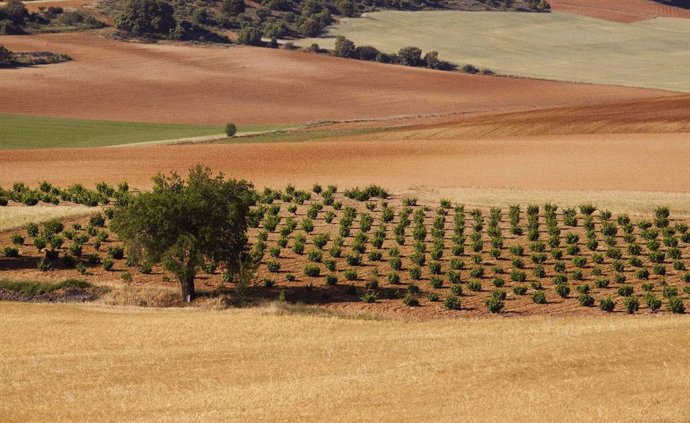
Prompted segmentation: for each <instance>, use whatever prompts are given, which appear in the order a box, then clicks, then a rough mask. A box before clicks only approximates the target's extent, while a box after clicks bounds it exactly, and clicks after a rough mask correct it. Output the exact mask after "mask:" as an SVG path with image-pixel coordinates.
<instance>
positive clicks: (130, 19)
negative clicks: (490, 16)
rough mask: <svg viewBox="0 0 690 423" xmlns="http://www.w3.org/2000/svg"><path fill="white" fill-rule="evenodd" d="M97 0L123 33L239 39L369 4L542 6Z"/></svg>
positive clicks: (485, 5)
mask: <svg viewBox="0 0 690 423" xmlns="http://www.w3.org/2000/svg"><path fill="white" fill-rule="evenodd" d="M258 3H259V5H258V6H257V5H256V3H245V0H194V1H189V0H128V1H127V2H126V3H124V4H123V3H122V1H121V0H102V1H101V3H100V7H101V11H102V12H104V13H108V14H111V15H112V16H114V18H115V24H116V26H117V27H118V28H119V29H120V30H122V31H123V32H124V33H130V34H133V35H136V36H149V37H155V38H178V39H194V40H205V41H222V42H228V40H227V39H226V38H224V37H222V36H219V35H218V34H215V31H218V30H222V31H227V30H229V31H233V32H235V33H236V34H237V41H238V42H239V43H242V44H249V45H260V44H261V43H262V39H263V40H266V39H267V40H271V41H270V42H269V43H270V44H272V45H276V44H277V40H278V39H296V38H303V37H315V36H318V35H319V34H321V33H322V31H323V30H324V28H325V27H326V26H328V25H330V24H331V23H333V22H334V20H335V18H339V17H356V16H360V15H361V14H362V13H365V12H371V11H375V10H385V9H393V10H434V9H444V10H448V9H450V10H519V11H531V12H544V11H548V10H549V6H548V3H547V2H546V1H545V0H261V1H260V2H258Z"/></svg>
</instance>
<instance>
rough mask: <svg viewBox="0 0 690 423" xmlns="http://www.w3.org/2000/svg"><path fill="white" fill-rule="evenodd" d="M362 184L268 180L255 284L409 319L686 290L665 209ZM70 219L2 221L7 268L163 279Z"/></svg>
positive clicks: (99, 230) (258, 223)
mask: <svg viewBox="0 0 690 423" xmlns="http://www.w3.org/2000/svg"><path fill="white" fill-rule="evenodd" d="M370 192H374V191H370ZM351 196H358V198H360V200H354V199H350V198H349V197H351ZM383 196H384V197H385V195H383ZM364 197H368V194H366V195H365V194H361V197H360V194H357V191H356V190H355V191H351V193H350V194H348V192H347V191H346V192H345V196H343V195H342V194H340V193H337V192H335V191H334V190H333V189H331V188H329V189H328V190H326V191H323V192H321V193H320V194H316V192H314V193H309V192H307V191H299V190H294V188H287V189H286V190H285V191H284V192H282V193H281V192H279V191H273V190H265V192H264V194H263V195H262V197H261V200H260V201H259V205H258V206H257V207H256V208H255V209H254V212H253V217H252V219H251V221H252V222H253V223H252V226H254V227H255V229H253V230H252V231H251V232H250V240H251V243H252V254H253V255H254V257H256V258H257V259H258V260H261V265H260V267H259V271H258V273H257V286H255V287H254V288H253V290H252V291H251V293H252V294H251V295H253V296H255V297H256V298H259V299H263V300H272V299H276V298H277V297H278V295H279V294H281V293H282V295H283V296H284V297H285V298H286V299H287V300H288V301H291V302H306V303H311V304H319V305H327V306H328V307H333V308H339V309H354V310H365V311H370V312H376V313H386V314H394V315H397V314H405V315H411V316H413V317H416V318H438V317H459V316H465V317H468V316H483V315H487V314H488V312H489V311H491V310H490V308H489V305H488V303H487V302H488V301H489V300H490V299H492V298H495V296H497V295H498V296H500V297H501V299H500V300H499V303H500V304H501V306H500V307H502V308H499V309H497V310H493V311H492V312H499V311H500V312H501V313H502V314H503V315H513V316H520V315H533V314H546V315H571V314H598V313H601V311H599V310H598V309H597V308H596V307H595V306H596V305H597V304H599V302H600V301H601V300H603V299H606V298H611V299H612V300H613V301H614V302H615V303H616V304H615V307H616V309H615V310H614V311H615V312H617V313H624V312H625V311H624V310H625V309H626V308H627V307H628V305H629V304H628V303H629V302H630V301H633V300H631V299H637V303H638V307H639V310H640V312H642V313H650V312H656V313H661V312H670V311H674V310H672V309H673V306H672V305H673V304H676V306H677V307H679V308H678V309H675V311H676V312H678V311H680V312H682V311H683V310H682V308H683V303H684V302H686V301H687V299H688V297H689V296H690V271H688V270H687V268H688V267H690V263H689V262H688V258H689V257H690V232H688V225H687V223H686V222H684V221H678V220H674V219H669V216H668V210H665V209H659V210H657V211H656V213H655V215H654V216H648V217H647V219H643V218H640V219H635V220H632V219H630V217H628V216H627V215H618V216H612V215H611V214H610V213H609V212H606V211H604V210H602V211H598V212H595V211H596V209H595V208H592V207H589V209H588V207H587V206H580V207H579V209H580V212H579V213H578V211H577V208H567V209H562V210H559V209H557V208H554V207H555V206H553V205H545V206H543V207H541V209H540V208H539V207H538V206H536V207H535V206H531V207H528V208H527V209H526V210H525V209H524V208H520V207H519V206H514V207H511V208H509V209H503V210H501V209H498V208H494V209H491V210H486V209H480V208H477V209H471V210H470V209H469V208H465V207H463V206H457V205H456V206H453V205H451V203H450V202H449V201H442V202H441V204H440V205H439V204H438V203H437V204H425V205H421V204H420V205H417V204H416V202H415V201H414V200H412V199H409V198H400V197H391V198H388V199H386V200H382V199H376V198H371V200H367V201H363V198H364ZM540 210H541V211H540ZM582 213H584V215H583V214H582ZM96 216H101V214H100V212H99V213H98V214H97V215H96ZM77 223H78V225H76V226H70V225H67V227H58V228H57V229H55V228H56V225H54V224H51V225H49V226H48V225H46V226H45V227H44V228H41V227H38V228H28V227H27V230H26V231H23V232H16V231H12V232H5V233H4V234H3V239H2V243H3V245H4V246H5V247H6V248H5V255H6V256H8V257H4V258H2V259H0V268H3V269H5V271H4V272H3V273H4V275H3V277H6V278H18V279H22V280H26V279H29V280H31V279H42V278H49V279H55V278H76V277H80V274H82V275H86V277H87V278H88V280H89V281H91V282H95V283H105V284H113V283H115V284H117V281H118V280H119V279H120V278H121V276H122V275H123V274H124V273H123V272H129V274H134V282H132V283H133V284H135V285H141V284H143V285H161V284H162V285H163V286H165V285H166V283H165V282H164V279H167V280H170V276H167V277H164V276H163V275H164V274H165V272H164V271H163V270H162V269H146V270H145V271H142V270H141V269H140V271H137V270H136V268H132V267H131V265H128V263H127V260H126V257H124V256H123V254H122V250H121V249H120V248H118V247H119V243H118V241H117V238H116V236H114V235H113V234H112V233H109V231H108V229H107V224H105V226H103V225H104V223H106V222H105V221H104V220H103V218H102V217H99V218H94V217H91V218H89V219H86V220H83V221H79V222H77ZM12 243H14V244H15V247H16V248H17V250H14V253H12V249H13V247H12V245H11V244H12ZM8 251H10V253H8ZM12 255H18V257H11V256H12ZM152 270H154V271H153V272H152ZM206 273H207V274H206V275H204V276H203V278H201V280H200V281H199V289H200V291H201V292H205V293H206V294H205V295H216V294H218V293H219V292H221V293H222V292H224V291H225V290H226V289H227V287H226V286H225V284H223V275H222V269H215V268H209V269H207V270H206ZM119 285H120V287H119V288H122V286H123V285H125V284H124V283H120V284H119ZM167 285H168V286H170V283H169V282H168V283H167ZM173 286H174V285H173ZM130 288H131V286H129V285H128V286H127V289H130ZM231 295H234V294H232V293H231ZM638 296H639V297H638ZM410 299H414V300H415V301H417V302H418V303H419V306H416V307H412V306H410V305H411V304H410V303H409V301H410ZM449 301H455V302H456V303H455V304H451V303H449ZM632 311H633V312H637V308H635V309H634V310H632Z"/></svg>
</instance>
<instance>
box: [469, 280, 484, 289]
mask: <svg viewBox="0 0 690 423" xmlns="http://www.w3.org/2000/svg"><path fill="white" fill-rule="evenodd" d="M467 289H469V290H470V291H475V292H479V291H481V290H482V283H481V281H477V280H472V281H469V282H467Z"/></svg>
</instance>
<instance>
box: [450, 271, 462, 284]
mask: <svg viewBox="0 0 690 423" xmlns="http://www.w3.org/2000/svg"><path fill="white" fill-rule="evenodd" d="M446 275H447V276H448V281H449V282H450V283H460V282H462V276H461V273H460V272H459V271H456V270H449V271H448V273H447V274H446Z"/></svg>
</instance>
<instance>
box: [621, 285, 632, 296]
mask: <svg viewBox="0 0 690 423" xmlns="http://www.w3.org/2000/svg"><path fill="white" fill-rule="evenodd" d="M634 293H635V288H633V287H632V285H623V286H620V287H618V295H620V296H621V297H629V296H631V295H633V294H634Z"/></svg>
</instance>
